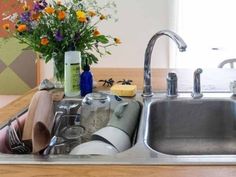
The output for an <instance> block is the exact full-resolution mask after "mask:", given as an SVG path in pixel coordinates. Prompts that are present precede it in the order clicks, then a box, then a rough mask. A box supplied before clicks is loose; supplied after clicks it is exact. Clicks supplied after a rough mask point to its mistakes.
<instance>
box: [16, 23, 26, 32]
mask: <svg viewBox="0 0 236 177" xmlns="http://www.w3.org/2000/svg"><path fill="white" fill-rule="evenodd" d="M26 30H27V26H26V25H25V24H21V25H19V26H17V31H19V32H24V31H26Z"/></svg>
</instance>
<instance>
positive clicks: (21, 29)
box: [3, 0, 121, 80]
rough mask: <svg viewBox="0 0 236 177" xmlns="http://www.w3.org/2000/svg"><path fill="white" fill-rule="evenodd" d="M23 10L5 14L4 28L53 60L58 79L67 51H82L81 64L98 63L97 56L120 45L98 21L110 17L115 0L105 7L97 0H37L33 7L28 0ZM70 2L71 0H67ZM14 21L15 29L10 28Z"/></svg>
mask: <svg viewBox="0 0 236 177" xmlns="http://www.w3.org/2000/svg"><path fill="white" fill-rule="evenodd" d="M21 1H22V2H21V3H23V4H22V6H23V12H22V13H19V14H18V13H13V14H4V18H3V20H7V22H6V23H5V24H4V25H3V28H4V29H5V30H7V31H8V32H9V34H10V36H14V37H15V38H17V39H19V41H20V42H21V43H25V44H27V45H28V46H29V47H30V48H32V49H33V50H34V51H36V52H39V53H40V54H41V55H42V58H43V59H44V60H45V62H48V61H49V60H51V59H54V62H55V67H56V70H57V71H58V72H57V75H56V76H57V78H58V79H59V80H61V79H63V78H64V53H65V52H66V51H68V50H77V51H80V52H81V56H82V61H81V63H82V65H83V64H85V60H86V62H87V63H88V64H92V63H97V61H98V57H101V56H103V55H105V54H111V53H110V51H109V50H108V48H109V47H110V46H113V45H117V44H119V43H121V42H120V39H119V38H116V37H112V36H110V35H103V34H101V33H100V31H99V29H98V24H99V23H101V22H102V21H105V20H108V19H111V18H112V16H111V14H108V13H107V11H106V10H107V9H110V10H111V9H113V10H114V12H115V7H116V6H115V4H114V2H107V3H105V4H103V5H102V6H99V5H98V2H96V0H70V2H65V3H62V2H61V1H54V0H53V1H52V3H51V4H49V3H47V2H46V1H45V0H36V1H34V2H33V4H32V5H31V6H32V7H31V6H30V5H29V4H28V3H27V1H26V0H21ZM67 1H68V0H67ZM10 23H13V24H14V26H15V29H11V28H10Z"/></svg>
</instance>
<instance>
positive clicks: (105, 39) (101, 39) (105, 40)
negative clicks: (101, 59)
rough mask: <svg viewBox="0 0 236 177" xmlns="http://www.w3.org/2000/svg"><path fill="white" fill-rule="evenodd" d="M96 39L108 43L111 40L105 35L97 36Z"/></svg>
mask: <svg viewBox="0 0 236 177" xmlns="http://www.w3.org/2000/svg"><path fill="white" fill-rule="evenodd" d="M95 39H96V40H97V41H98V42H101V43H102V44H107V43H108V42H109V40H108V39H107V38H106V36H104V35H100V36H97V37H96V38H95Z"/></svg>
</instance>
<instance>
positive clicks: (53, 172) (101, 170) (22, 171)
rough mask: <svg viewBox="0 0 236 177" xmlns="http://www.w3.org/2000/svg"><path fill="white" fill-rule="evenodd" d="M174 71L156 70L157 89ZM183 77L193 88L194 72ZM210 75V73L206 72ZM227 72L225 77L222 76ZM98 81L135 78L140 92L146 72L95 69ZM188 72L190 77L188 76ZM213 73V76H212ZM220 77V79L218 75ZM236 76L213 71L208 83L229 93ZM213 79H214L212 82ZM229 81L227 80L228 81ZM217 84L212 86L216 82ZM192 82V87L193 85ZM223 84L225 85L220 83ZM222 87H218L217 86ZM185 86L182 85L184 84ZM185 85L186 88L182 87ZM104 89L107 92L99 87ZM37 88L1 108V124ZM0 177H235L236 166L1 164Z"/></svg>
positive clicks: (23, 106) (161, 86) (184, 71)
mask: <svg viewBox="0 0 236 177" xmlns="http://www.w3.org/2000/svg"><path fill="white" fill-rule="evenodd" d="M168 71H170V70H166V69H155V70H153V85H154V89H155V90H156V89H158V90H164V89H165V85H166V84H165V78H166V74H167V72H168ZM175 72H176V73H177V74H178V75H179V78H181V76H182V77H185V78H187V79H183V78H182V81H183V83H184V84H183V86H188V85H191V82H189V81H190V80H191V78H192V76H189V75H190V73H191V72H192V70H175ZM205 72H208V71H205ZM222 72H223V73H224V76H223V75H222ZM93 73H94V77H95V80H99V79H109V78H110V77H112V78H113V79H114V80H115V81H118V80H122V79H132V80H133V82H134V83H135V84H137V86H138V89H139V90H141V89H142V85H143V71H142V69H135V68H134V69H105V68H100V69H93ZM181 73H182V74H181ZM187 73H188V74H187ZM210 73H212V75H211V74H210ZM216 73H217V74H218V76H217V74H216ZM234 76H236V73H235V71H232V70H231V71H230V70H224V71H222V70H221V71H218V70H211V71H209V76H206V75H205V77H208V81H209V82H208V83H211V84H210V86H211V88H213V89H215V90H226V91H227V89H228V85H226V84H223V86H222V83H228V84H229V81H231V80H232V79H233V78H234ZM211 78H212V79H211ZM224 78H226V79H224ZM216 80H218V81H217V82H216V84H215V82H214V84H215V85H212V83H213V82H211V81H216ZM189 83H190V84H189ZM220 83H221V84H220ZM217 84H218V85H217ZM180 85H181V84H180ZM181 86H182V85H181ZM98 88H100V89H107V88H105V87H104V88H103V87H101V86H98ZM36 90H37V88H35V89H32V90H31V91H29V92H28V93H26V94H25V95H23V96H22V97H20V98H18V99H16V100H15V101H13V102H12V103H10V104H9V105H7V106H5V107H3V108H1V109H0V122H1V123H3V122H6V121H7V120H8V119H9V118H10V117H12V116H14V115H15V114H16V113H18V112H19V111H21V110H22V109H23V108H25V107H27V106H28V104H29V102H30V100H31V98H32V96H33V94H34V93H35V92H36ZM0 176H1V177H3V176H4V177H5V176H6V177H7V176H9V177H13V176H17V177H21V176H24V177H33V176H40V177H44V176H45V177H46V176H47V177H48V176H70V177H73V176H83V177H90V176H96V177H100V176H101V177H104V176H107V177H109V176H112V177H115V176H125V177H131V176H132V177H139V176H140V177H144V176H145V177H153V176H160V177H172V176H173V177H187V176H197V177H209V176H214V177H218V176H219V177H222V176H225V177H234V176H236V166H222V165H221V166H206V165H204V166H160V165H152V166H150V165H149V166H139V165H0Z"/></svg>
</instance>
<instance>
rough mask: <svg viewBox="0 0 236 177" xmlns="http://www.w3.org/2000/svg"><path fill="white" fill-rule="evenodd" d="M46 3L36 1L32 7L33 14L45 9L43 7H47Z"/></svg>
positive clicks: (39, 0) (40, 0)
mask: <svg viewBox="0 0 236 177" xmlns="http://www.w3.org/2000/svg"><path fill="white" fill-rule="evenodd" d="M47 5H48V4H47V2H46V1H45V0H38V1H36V2H35V3H34V7H33V10H34V11H35V12H39V11H42V10H43V9H45V7H47Z"/></svg>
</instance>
